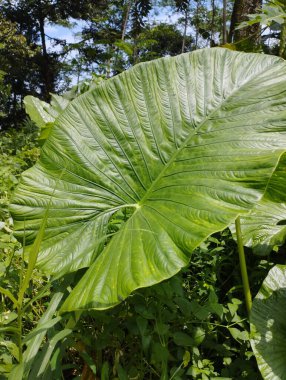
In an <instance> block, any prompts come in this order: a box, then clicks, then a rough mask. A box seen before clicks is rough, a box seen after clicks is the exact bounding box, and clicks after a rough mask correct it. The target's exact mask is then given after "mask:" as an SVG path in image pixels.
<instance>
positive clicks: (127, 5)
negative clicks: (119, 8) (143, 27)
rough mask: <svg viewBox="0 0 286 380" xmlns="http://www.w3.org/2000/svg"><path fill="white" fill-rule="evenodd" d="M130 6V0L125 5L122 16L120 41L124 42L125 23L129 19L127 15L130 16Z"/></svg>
mask: <svg viewBox="0 0 286 380" xmlns="http://www.w3.org/2000/svg"><path fill="white" fill-rule="evenodd" d="M131 4H132V0H128V1H127V4H126V5H125V8H126V10H125V15H124V21H123V27H122V35H121V40H122V41H124V39H125V34H126V29H127V23H128V19H129V14H130V9H131Z"/></svg>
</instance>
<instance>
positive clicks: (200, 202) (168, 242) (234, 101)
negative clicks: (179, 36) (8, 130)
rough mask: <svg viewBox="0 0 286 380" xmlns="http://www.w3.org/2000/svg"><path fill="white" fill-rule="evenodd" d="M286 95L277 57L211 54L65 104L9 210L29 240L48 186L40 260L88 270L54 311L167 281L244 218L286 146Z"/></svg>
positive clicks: (154, 67) (137, 71) (163, 62)
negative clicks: (124, 213) (116, 221)
mask: <svg viewBox="0 0 286 380" xmlns="http://www.w3.org/2000/svg"><path fill="white" fill-rule="evenodd" d="M285 88H286V64H285V62H284V61H283V60H281V59H279V58H277V57H273V56H265V55H263V56H262V55H258V54H245V53H238V52H232V51H229V50H226V49H220V48H217V49H205V50H200V51H197V52H194V53H191V54H184V55H181V56H178V57H175V58H164V59H160V60H156V61H153V62H149V63H144V64H140V65H136V66H135V67H134V68H132V69H131V70H129V71H127V72H125V73H123V74H121V75H119V76H117V77H114V78H111V79H109V80H107V81H105V82H103V83H102V84H99V85H98V86H97V87H96V88H95V89H93V90H91V91H90V92H88V93H86V94H83V95H82V96H80V97H78V98H77V99H76V100H74V101H73V102H72V103H71V104H70V105H69V107H68V108H67V109H66V110H65V111H64V112H63V114H62V115H61V116H60V117H59V118H58V119H57V120H56V122H55V126H54V128H53V131H52V134H51V136H50V137H49V139H48V140H47V142H46V143H45V145H44V147H43V150H42V154H41V159H40V161H39V162H38V163H37V164H36V165H35V166H34V167H33V168H32V169H30V170H28V171H27V172H26V173H25V174H24V176H23V177H22V180H21V184H20V186H19V187H18V190H17V191H16V194H15V196H14V199H13V204H12V207H11V211H12V213H13V216H14V219H15V227H16V232H17V235H18V236H20V237H23V236H24V235H25V236H26V243H28V244H30V243H31V242H32V241H33V239H34V238H35V236H36V233H37V230H38V229H39V225H40V220H41V218H42V217H43V215H44V212H45V208H46V207H47V205H48V203H49V201H50V198H51V195H52V193H53V191H54V194H53V197H52V200H51V205H50V209H49V217H48V221H47V228H46V235H45V238H44V241H43V242H42V248H41V252H40V254H39V260H38V265H39V267H40V268H42V269H43V270H45V271H46V272H48V273H52V274H55V275H61V274H64V273H66V272H68V271H74V270H77V269H79V268H82V267H87V266H90V268H89V269H88V271H87V272H86V274H85V275H84V276H83V278H82V280H81V281H80V282H79V283H78V285H77V286H76V287H75V289H74V290H73V292H72V294H71V295H70V296H69V298H68V299H67V301H66V302H65V304H64V306H63V310H73V309H84V308H98V309H104V308H108V307H111V306H113V305H115V304H117V303H118V302H120V300H122V299H124V298H125V297H127V296H128V295H129V294H130V293H131V292H132V291H133V290H134V289H136V288H139V287H144V286H149V285H152V284H154V283H157V282H159V281H162V280H164V279H166V278H168V277H170V276H172V275H174V274H175V273H177V272H178V271H179V270H180V268H181V267H183V266H185V265H186V264H187V263H188V261H189V259H190V255H191V252H192V251H193V249H194V248H195V247H197V246H198V245H199V244H200V243H201V242H202V241H203V240H204V239H205V238H206V237H207V236H209V235H210V234H212V233H214V232H216V231H219V230H222V229H224V228H225V227H226V226H228V225H229V224H230V223H231V222H233V220H234V219H235V218H236V217H237V215H238V214H244V213H247V212H249V210H250V209H251V208H252V207H253V205H254V204H255V203H256V202H257V201H258V200H260V199H261V197H262V196H263V193H264V191H265V187H266V184H267V182H268V181H269V179H270V177H271V175H272V173H273V171H274V169H275V166H276V164H277V162H278V160H279V157H280V156H281V154H282V153H283V152H284V151H285V147H286V133H285V131H286V92H285ZM63 169H64V172H63ZM60 173H63V174H62V175H61V177H60ZM54 189H55V190H54ZM126 208H127V209H128V210H129V209H132V210H133V211H134V212H133V214H132V215H131V216H130V217H129V219H128V220H127V221H126V222H125V223H124V224H123V225H122V226H121V227H120V229H119V230H118V232H117V233H116V234H115V235H114V236H113V237H112V238H111V239H110V240H108V242H107V243H106V244H105V245H104V244H103V239H104V236H105V235H106V225H107V222H108V220H109V218H110V217H111V215H113V214H114V213H116V212H117V211H118V210H121V209H126Z"/></svg>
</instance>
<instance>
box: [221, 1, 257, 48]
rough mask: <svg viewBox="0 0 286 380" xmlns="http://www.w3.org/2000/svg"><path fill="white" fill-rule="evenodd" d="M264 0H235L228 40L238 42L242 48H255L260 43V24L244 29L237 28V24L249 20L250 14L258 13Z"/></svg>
mask: <svg viewBox="0 0 286 380" xmlns="http://www.w3.org/2000/svg"><path fill="white" fill-rule="evenodd" d="M261 7H262V0H235V1H234V5H233V11H232V16H231V24H230V30H229V38H228V41H229V42H230V43H236V44H237V47H238V48H241V49H242V50H255V48H256V47H257V46H259V43H260V41H259V40H260V24H254V25H251V26H248V27H246V28H243V29H239V30H235V28H236V27H237V25H239V24H240V23H241V22H243V21H247V20H248V17H247V15H248V14H254V13H258V12H259V9H261Z"/></svg>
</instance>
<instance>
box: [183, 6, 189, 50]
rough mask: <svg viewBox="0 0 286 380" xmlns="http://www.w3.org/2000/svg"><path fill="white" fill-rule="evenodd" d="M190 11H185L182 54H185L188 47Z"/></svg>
mask: <svg viewBox="0 0 286 380" xmlns="http://www.w3.org/2000/svg"><path fill="white" fill-rule="evenodd" d="M188 16H189V12H188V9H186V10H185V20H184V33H183V41H182V53H184V52H185V47H186V37H187V28H188Z"/></svg>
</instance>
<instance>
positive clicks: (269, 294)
mask: <svg viewBox="0 0 286 380" xmlns="http://www.w3.org/2000/svg"><path fill="white" fill-rule="evenodd" d="M285 310H286V266H285V265H276V266H275V267H274V268H272V269H271V270H270V272H269V273H268V276H267V277H266V279H265V280H264V282H263V284H262V287H261V289H260V290H259V292H258V294H257V296H256V297H255V299H254V301H253V306H252V310H251V315H250V322H251V346H252V348H253V351H254V353H255V356H256V359H257V363H258V367H259V369H260V372H261V374H262V376H263V378H264V379H265V380H285V379H286V360H285V358H286V318H285Z"/></svg>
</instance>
